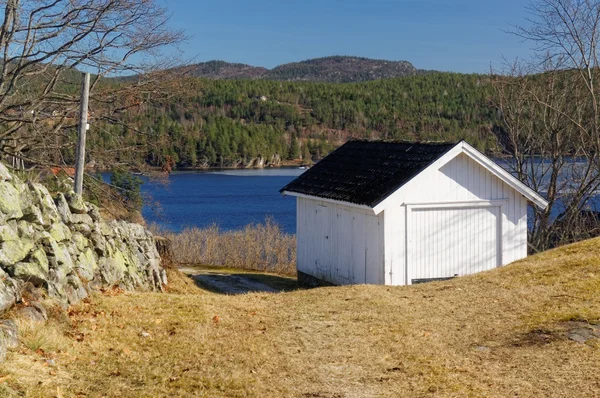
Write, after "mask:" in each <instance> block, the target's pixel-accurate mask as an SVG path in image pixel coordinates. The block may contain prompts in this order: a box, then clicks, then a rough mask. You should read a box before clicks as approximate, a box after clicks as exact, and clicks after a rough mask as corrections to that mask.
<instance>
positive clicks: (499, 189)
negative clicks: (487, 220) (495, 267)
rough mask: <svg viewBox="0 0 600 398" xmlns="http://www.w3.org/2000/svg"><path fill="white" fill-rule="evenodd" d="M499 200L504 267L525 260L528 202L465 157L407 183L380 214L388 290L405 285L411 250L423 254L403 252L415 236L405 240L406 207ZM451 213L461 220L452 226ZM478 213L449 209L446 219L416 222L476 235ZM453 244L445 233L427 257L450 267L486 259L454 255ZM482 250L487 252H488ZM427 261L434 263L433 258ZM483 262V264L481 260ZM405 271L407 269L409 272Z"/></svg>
mask: <svg viewBox="0 0 600 398" xmlns="http://www.w3.org/2000/svg"><path fill="white" fill-rule="evenodd" d="M503 199H505V200H506V202H505V205H504V206H503V207H502V212H501V214H500V215H499V216H500V217H501V234H502V245H501V253H500V254H501V265H506V264H509V263H511V262H513V261H516V260H518V259H521V258H524V257H526V256H527V200H526V199H525V198H524V197H523V196H522V195H520V194H519V193H518V192H516V191H515V190H514V189H513V188H511V187H510V186H508V185H506V184H505V183H504V182H502V181H501V180H500V179H499V178H497V177H495V176H494V175H493V174H491V173H490V172H489V171H488V170H487V169H485V168H484V167H481V166H479V164H478V163H477V162H475V161H473V160H472V159H470V158H469V157H468V156H467V155H464V154H461V155H459V156H457V157H456V158H455V159H453V160H451V161H450V162H448V163H447V164H446V165H444V166H443V167H442V168H440V169H439V170H427V171H425V172H423V173H422V174H420V175H419V176H417V177H416V178H415V179H413V180H412V181H410V182H408V183H407V184H406V185H405V186H404V187H403V188H402V190H401V192H398V194H397V195H395V196H394V197H393V200H391V203H390V205H389V206H387V207H386V209H385V210H384V212H383V213H384V214H385V239H386V247H385V262H386V264H385V272H386V283H387V284H392V285H404V284H406V283H409V284H410V282H411V281H410V279H411V276H410V275H409V276H408V278H407V275H406V268H407V267H406V265H407V258H408V257H410V256H411V250H421V252H419V253H422V250H424V249H423V248H421V247H417V248H416V249H414V248H412V247H409V250H408V251H407V250H406V244H407V242H410V240H411V239H415V237H412V236H410V233H411V229H412V228H414V227H413V226H412V225H409V224H410V223H411V217H410V215H409V216H408V219H407V215H408V212H409V210H410V209H409V208H408V207H407V204H417V203H452V202H469V201H480V200H490V201H491V200H503ZM453 214H454V215H457V214H458V215H462V217H455V219H454V221H453V220H452V219H451V218H450V217H452V215H453ZM481 214H482V213H479V212H477V211H474V212H464V211H463V212H462V213H461V210H451V211H450V213H449V214H447V215H444V216H441V215H439V214H438V215H437V216H438V217H441V218H439V219H437V220H434V219H428V218H421V219H420V220H418V221H419V222H422V223H428V226H422V227H419V228H425V229H428V230H429V231H432V230H434V229H437V230H440V231H441V230H444V229H445V230H446V231H447V230H451V229H452V226H451V225H449V224H450V223H453V222H455V223H458V225H456V227H457V228H467V229H471V230H476V229H477V228H478V226H477V224H478V223H480V222H481V220H479V219H478V218H477V217H479V216H481ZM407 221H408V223H407ZM420 230H421V229H420ZM407 233H408V234H409V235H407ZM450 235H452V234H450ZM407 238H408V239H407ZM421 238H423V237H421ZM454 239H455V237H453V236H448V234H446V235H445V236H439V237H436V239H434V240H433V241H435V243H434V245H437V246H434V247H431V250H432V252H434V253H435V254H431V256H434V255H435V256H440V257H441V258H444V259H446V258H451V260H449V262H450V263H456V261H462V260H461V259H463V260H464V259H466V258H468V257H469V256H473V257H472V258H478V257H477V256H481V258H485V256H486V255H485V254H475V253H467V254H460V253H459V252H458V251H457V250H454V249H452V247H453V246H452V245H451V242H452V241H453V240H454ZM429 241H431V239H430V240H429ZM469 247H470V249H469V250H478V248H482V247H484V246H482V245H481V244H480V243H479V242H478V243H475V244H470V245H469ZM482 250H483V251H487V250H488V248H487V247H486V248H483V249H482ZM427 258H428V259H429V258H430V257H427ZM431 259H432V260H435V258H433V257H432V258H431ZM438 260H439V259H438ZM483 263H484V264H487V263H486V262H485V261H484V262H483ZM410 266H411V265H410V264H409V268H410ZM475 267H477V266H475ZM480 267H481V268H485V269H489V267H490V265H489V264H488V265H487V266H485V265H481V266H480Z"/></svg>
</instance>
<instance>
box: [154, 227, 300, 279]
mask: <svg viewBox="0 0 600 398" xmlns="http://www.w3.org/2000/svg"><path fill="white" fill-rule="evenodd" d="M155 231H156V230H155ZM158 232H159V234H160V235H162V236H163V237H165V238H168V239H170V240H171V242H172V251H173V257H174V260H175V261H176V262H177V263H179V264H206V265H214V266H221V267H232V268H241V269H249V270H257V271H263V272H273V273H279V274H294V273H295V272H296V237H295V236H294V235H290V234H286V233H285V232H283V231H282V230H281V228H280V227H279V225H277V224H276V223H275V222H274V221H273V220H272V219H270V218H267V219H265V222H264V223H262V224H249V225H247V226H246V227H244V228H243V229H241V230H237V231H222V230H221V229H220V228H219V227H218V226H217V225H214V224H213V225H212V226H210V227H208V228H187V229H185V230H184V231H182V232H181V233H178V234H175V233H168V232H164V231H162V232H160V231H158Z"/></svg>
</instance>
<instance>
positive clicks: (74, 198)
mask: <svg viewBox="0 0 600 398" xmlns="http://www.w3.org/2000/svg"><path fill="white" fill-rule="evenodd" d="M65 199H67V203H68V204H69V210H71V213H73V214H87V212H88V208H87V206H86V204H85V202H84V201H83V199H82V198H81V196H80V195H77V194H76V193H75V192H71V193H69V194H67V195H65Z"/></svg>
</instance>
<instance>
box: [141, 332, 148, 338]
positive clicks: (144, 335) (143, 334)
mask: <svg viewBox="0 0 600 398" xmlns="http://www.w3.org/2000/svg"><path fill="white" fill-rule="evenodd" d="M140 336H141V337H144V338H146V337H150V333H148V332H142V333H140Z"/></svg>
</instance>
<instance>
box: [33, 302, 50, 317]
mask: <svg viewBox="0 0 600 398" xmlns="http://www.w3.org/2000/svg"><path fill="white" fill-rule="evenodd" d="M29 305H30V306H31V307H32V308H35V309H36V311H37V312H39V313H40V314H41V315H42V318H44V320H45V321H47V320H48V312H47V311H46V307H44V306H43V305H42V303H40V302H39V301H32V302H31V303H29Z"/></svg>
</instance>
